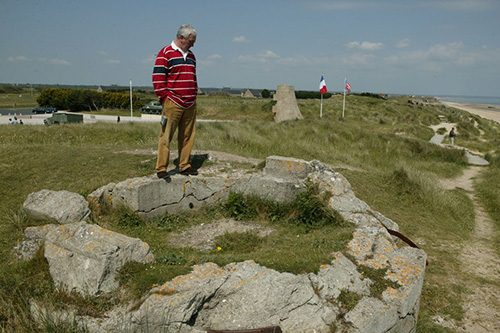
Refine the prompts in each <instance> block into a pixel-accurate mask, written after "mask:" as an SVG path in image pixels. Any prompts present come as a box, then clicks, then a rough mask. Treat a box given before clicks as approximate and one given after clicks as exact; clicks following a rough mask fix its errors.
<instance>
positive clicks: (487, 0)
mask: <svg viewBox="0 0 500 333" xmlns="http://www.w3.org/2000/svg"><path fill="white" fill-rule="evenodd" d="M495 1H496V0H441V1H414V2H408V3H404V2H394V1H357V0H351V1H321V0H313V1H302V2H301V3H302V5H303V6H304V7H307V8H312V9H315V10H322V11H324V10H334V11H335V10H339V11H340V10H366V9H392V8H400V9H414V8H438V9H445V10H446V9H448V10H489V9H492V8H495V6H496V3H495Z"/></svg>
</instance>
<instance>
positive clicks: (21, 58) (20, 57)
mask: <svg viewBox="0 0 500 333" xmlns="http://www.w3.org/2000/svg"><path fill="white" fill-rule="evenodd" d="M7 61H10V62H22V61H32V60H31V59H29V58H27V57H25V56H17V57H9V58H8V59H7Z"/></svg>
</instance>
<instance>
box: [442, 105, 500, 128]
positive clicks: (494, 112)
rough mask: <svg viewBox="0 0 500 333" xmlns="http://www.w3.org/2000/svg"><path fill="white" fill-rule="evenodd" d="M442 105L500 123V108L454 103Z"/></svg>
mask: <svg viewBox="0 0 500 333" xmlns="http://www.w3.org/2000/svg"><path fill="white" fill-rule="evenodd" d="M441 103H442V104H444V105H447V106H450V107H453V108H457V109H461V110H464V111H467V112H470V113H474V114H477V115H478V116H480V117H483V118H486V119H490V120H494V121H496V122H497V123H500V106H495V105H484V104H469V103H454V102H445V101H441Z"/></svg>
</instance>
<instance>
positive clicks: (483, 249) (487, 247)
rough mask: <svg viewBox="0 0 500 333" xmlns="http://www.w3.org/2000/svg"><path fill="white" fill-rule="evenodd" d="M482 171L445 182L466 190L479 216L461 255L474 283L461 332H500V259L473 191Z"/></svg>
mask: <svg viewBox="0 0 500 333" xmlns="http://www.w3.org/2000/svg"><path fill="white" fill-rule="evenodd" d="M481 171H482V167H470V168H469V169H467V170H466V171H465V172H464V173H463V175H462V176H460V177H458V178H455V179H451V180H449V179H447V180H445V181H443V182H442V186H443V188H445V189H453V188H456V187H460V188H463V189H464V190H466V191H467V192H468V196H469V198H470V199H471V200H472V202H473V204H474V211H475V215H476V217H475V221H474V222H475V226H474V231H473V234H472V238H471V240H470V242H469V243H468V244H467V245H466V246H465V247H464V248H463V250H462V253H461V255H460V259H461V262H462V263H463V270H464V271H466V272H468V274H469V276H470V279H471V283H469V292H470V294H469V295H468V297H467V299H466V300H464V310H465V312H466V314H465V319H464V322H463V327H462V328H459V329H458V330H459V331H460V332H474V333H476V332H477V333H482V332H500V287H499V286H500V259H499V258H498V255H497V253H496V252H495V250H494V242H495V230H494V226H493V221H492V220H491V219H490V218H489V216H488V215H487V213H486V212H485V211H484V209H483V207H482V206H481V205H480V203H479V201H478V200H477V198H476V196H475V193H474V187H473V184H474V180H475V179H477V178H479V177H480V174H481Z"/></svg>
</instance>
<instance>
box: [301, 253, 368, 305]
mask: <svg viewBox="0 0 500 333" xmlns="http://www.w3.org/2000/svg"><path fill="white" fill-rule="evenodd" d="M332 256H333V260H332V262H331V264H330V265H322V266H321V268H320V270H319V272H318V273H317V274H309V279H310V280H311V282H312V283H313V285H314V286H315V288H316V290H319V296H321V297H322V298H323V299H325V300H335V299H337V298H338V297H339V295H340V293H341V291H342V290H345V291H351V292H355V293H357V294H359V295H362V296H369V295H370V285H371V284H372V282H371V281H370V280H368V279H364V278H363V276H362V275H361V273H359V272H358V270H357V266H356V265H355V264H354V263H353V262H352V261H350V260H349V259H348V258H347V257H346V256H344V255H343V254H342V253H340V252H335V253H332Z"/></svg>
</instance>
